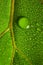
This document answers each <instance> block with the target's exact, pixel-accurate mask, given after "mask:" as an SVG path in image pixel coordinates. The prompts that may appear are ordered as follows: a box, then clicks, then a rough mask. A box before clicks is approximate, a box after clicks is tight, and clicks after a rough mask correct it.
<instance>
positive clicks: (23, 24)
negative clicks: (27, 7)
mask: <svg viewBox="0 0 43 65" xmlns="http://www.w3.org/2000/svg"><path fill="white" fill-rule="evenodd" d="M18 25H19V26H20V27H21V28H23V29H28V28H29V21H28V18H26V17H21V18H20V19H19V21H18Z"/></svg>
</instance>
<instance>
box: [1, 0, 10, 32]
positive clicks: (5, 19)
mask: <svg viewBox="0 0 43 65" xmlns="http://www.w3.org/2000/svg"><path fill="white" fill-rule="evenodd" d="M10 8H11V0H0V33H1V32H3V31H4V30H5V29H6V28H7V27H8V23H9V18H10Z"/></svg>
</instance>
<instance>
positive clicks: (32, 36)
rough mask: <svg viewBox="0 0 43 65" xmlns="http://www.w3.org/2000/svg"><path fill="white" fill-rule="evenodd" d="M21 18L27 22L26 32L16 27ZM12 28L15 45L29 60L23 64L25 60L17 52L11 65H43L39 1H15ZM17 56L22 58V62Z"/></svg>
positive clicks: (42, 17)
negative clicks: (24, 18)
mask: <svg viewBox="0 0 43 65" xmlns="http://www.w3.org/2000/svg"><path fill="white" fill-rule="evenodd" d="M22 16H25V17H27V18H28V20H29V22H28V23H29V29H28V30H26V29H25V30H24V29H21V28H20V27H19V26H18V20H19V18H20V17H22ZM13 27H14V34H15V40H16V45H17V47H18V48H19V50H20V51H21V52H22V53H23V54H24V56H26V57H27V58H28V59H29V62H27V63H30V64H27V63H25V60H26V58H24V57H23V56H22V55H23V54H21V53H20V52H19V51H17V52H18V55H16V57H14V63H13V65H31V63H32V65H43V5H42V4H41V3H40V1H39V0H22V1H21V0H16V1H15V12H14V21H13ZM19 54H20V55H21V56H22V60H21V59H20V58H21V57H20V56H19ZM23 58H24V59H25V60H24V61H23ZM22 63H23V64H22Z"/></svg>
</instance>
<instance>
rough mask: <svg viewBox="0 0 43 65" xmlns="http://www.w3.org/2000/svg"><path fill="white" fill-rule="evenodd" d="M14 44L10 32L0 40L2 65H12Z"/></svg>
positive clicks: (0, 62) (0, 64)
mask: <svg viewBox="0 0 43 65" xmlns="http://www.w3.org/2000/svg"><path fill="white" fill-rule="evenodd" d="M12 51H13V47H12V42H11V36H10V32H7V33H6V34H5V35H4V36H3V37H2V38H1V39H0V65H10V63H11V57H12Z"/></svg>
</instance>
